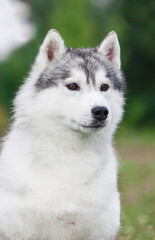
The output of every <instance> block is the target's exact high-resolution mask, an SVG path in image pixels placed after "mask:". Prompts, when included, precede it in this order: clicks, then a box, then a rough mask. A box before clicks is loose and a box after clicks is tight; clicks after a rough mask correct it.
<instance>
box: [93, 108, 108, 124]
mask: <svg viewBox="0 0 155 240" xmlns="http://www.w3.org/2000/svg"><path fill="white" fill-rule="evenodd" d="M91 111H92V115H93V117H94V118H95V119H97V120H99V121H102V120H105V119H106V118H107V117H108V113H109V111H108V109H107V108H106V107H101V106H97V107H94V108H92V110H91Z"/></svg>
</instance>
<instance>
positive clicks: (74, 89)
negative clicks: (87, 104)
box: [66, 83, 80, 91]
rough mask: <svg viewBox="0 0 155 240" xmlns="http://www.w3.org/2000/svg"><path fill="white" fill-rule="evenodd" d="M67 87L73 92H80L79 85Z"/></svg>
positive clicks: (72, 84) (68, 85)
mask: <svg viewBox="0 0 155 240" xmlns="http://www.w3.org/2000/svg"><path fill="white" fill-rule="evenodd" d="M66 87H67V88H68V89H69V90H72V91H78V90H80V87H79V86H78V85H77V83H70V84H67V85H66Z"/></svg>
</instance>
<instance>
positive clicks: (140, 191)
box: [116, 133, 155, 240]
mask: <svg viewBox="0 0 155 240" xmlns="http://www.w3.org/2000/svg"><path fill="white" fill-rule="evenodd" d="M148 135H149V134H131V133H130V134H129V137H128V138H124V137H125V135H124V137H123V136H122V135H121V136H118V138H117V139H118V140H117V141H116V148H117V150H118V152H119V155H120V156H121V160H120V175H119V190H120V193H121V202H122V215H121V222H122V227H121V230H120V234H119V236H118V238H117V240H146V239H148V240H155V139H153V137H152V134H150V136H151V137H150V138H149V137H148Z"/></svg>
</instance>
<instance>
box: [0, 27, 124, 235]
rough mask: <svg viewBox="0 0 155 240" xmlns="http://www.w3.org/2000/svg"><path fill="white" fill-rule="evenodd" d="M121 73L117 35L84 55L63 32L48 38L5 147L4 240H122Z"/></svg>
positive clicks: (0, 164) (1, 171) (0, 168)
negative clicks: (117, 146)
mask: <svg viewBox="0 0 155 240" xmlns="http://www.w3.org/2000/svg"><path fill="white" fill-rule="evenodd" d="M120 65H121V64H120V46H119V41H118V38H117V34H116V33H115V32H114V31H112V32H110V33H109V34H108V35H107V36H106V38H105V39H104V40H103V41H102V42H101V44H100V45H99V46H98V47H96V48H79V49H72V48H70V47H69V48H67V47H65V45H64V41H63V39H62V37H61V35H60V34H59V32H57V31H56V30H55V29H52V30H50V31H49V32H48V33H47V35H46V37H45V39H44V41H43V44H42V45H41V47H40V49H39V53H38V56H37V58H36V60H35V63H34V65H33V66H32V69H31V71H30V74H29V77H28V78H27V79H26V80H25V82H24V84H23V85H22V86H21V88H20V89H19V91H18V93H17V95H16V97H15V100H14V116H13V123H12V126H11V129H10V131H9V133H8V135H7V136H6V137H5V139H4V141H3V145H2V152H1V157H0V240H113V239H115V237H116V234H117V232H118V230H119V226H120V197H119V193H118V190H117V171H118V163H117V157H116V153H115V150H114V149H113V146H112V139H113V135H114V132H115V130H116V127H117V125H118V123H119V122H120V120H121V118H122V115H123V106H124V91H125V79H124V77H123V74H122V72H121V69H120Z"/></svg>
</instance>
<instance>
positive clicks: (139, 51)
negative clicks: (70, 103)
mask: <svg viewBox="0 0 155 240" xmlns="http://www.w3.org/2000/svg"><path fill="white" fill-rule="evenodd" d="M23 2H26V3H28V4H29V6H30V8H31V15H30V21H31V22H32V23H33V24H34V26H35V28H36V32H35V35H34V37H33V38H32V39H31V40H30V41H29V42H27V43H26V44H24V45H23V46H22V47H20V48H18V49H16V50H15V51H14V52H13V53H12V54H11V55H10V56H9V57H8V58H7V59H5V60H4V61H2V62H0V136H3V135H4V134H5V132H6V131H7V128H8V125H9V123H10V121H9V120H8V119H10V116H11V109H12V99H13V97H14V96H15V93H16V91H17V89H18V87H19V85H21V83H22V82H23V79H24V78H25V77H26V76H27V75H28V71H29V70H30V66H31V64H32V63H33V61H34V59H35V56H36V54H37V52H38V48H39V46H40V44H41V43H42V41H43V38H44V37H45V35H46V33H47V31H48V30H49V29H51V28H56V29H57V30H58V31H59V32H60V33H61V35H62V37H63V38H64V40H65V44H66V46H72V47H74V48H78V47H88V46H89V47H94V46H97V45H99V44H100V42H101V41H102V39H103V38H104V37H105V35H106V34H107V33H108V32H110V31H111V30H114V31H116V32H117V34H118V37H119V41H120V45H121V58H122V70H123V71H124V73H125V76H126V79H127V83H128V91H127V94H126V106H125V116H124V119H123V121H122V123H121V125H120V128H119V131H118V133H117V134H116V141H115V142H116V143H115V145H116V148H117V149H118V152H119V154H120V156H121V159H122V160H120V177H119V188H120V192H121V199H122V228H121V231H120V234H119V237H118V239H119V240H130V239H132V240H133V239H134V240H143V239H145V240H146V239H151V240H155V204H154V202H155V178H154V175H155V161H154V160H155V64H154V62H155V1H154V0H150V1H146V0H130V1H129V0H77V1H73V0H66V1H65V0H44V1H42V0H29V1H28V0H27V1H23Z"/></svg>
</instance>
